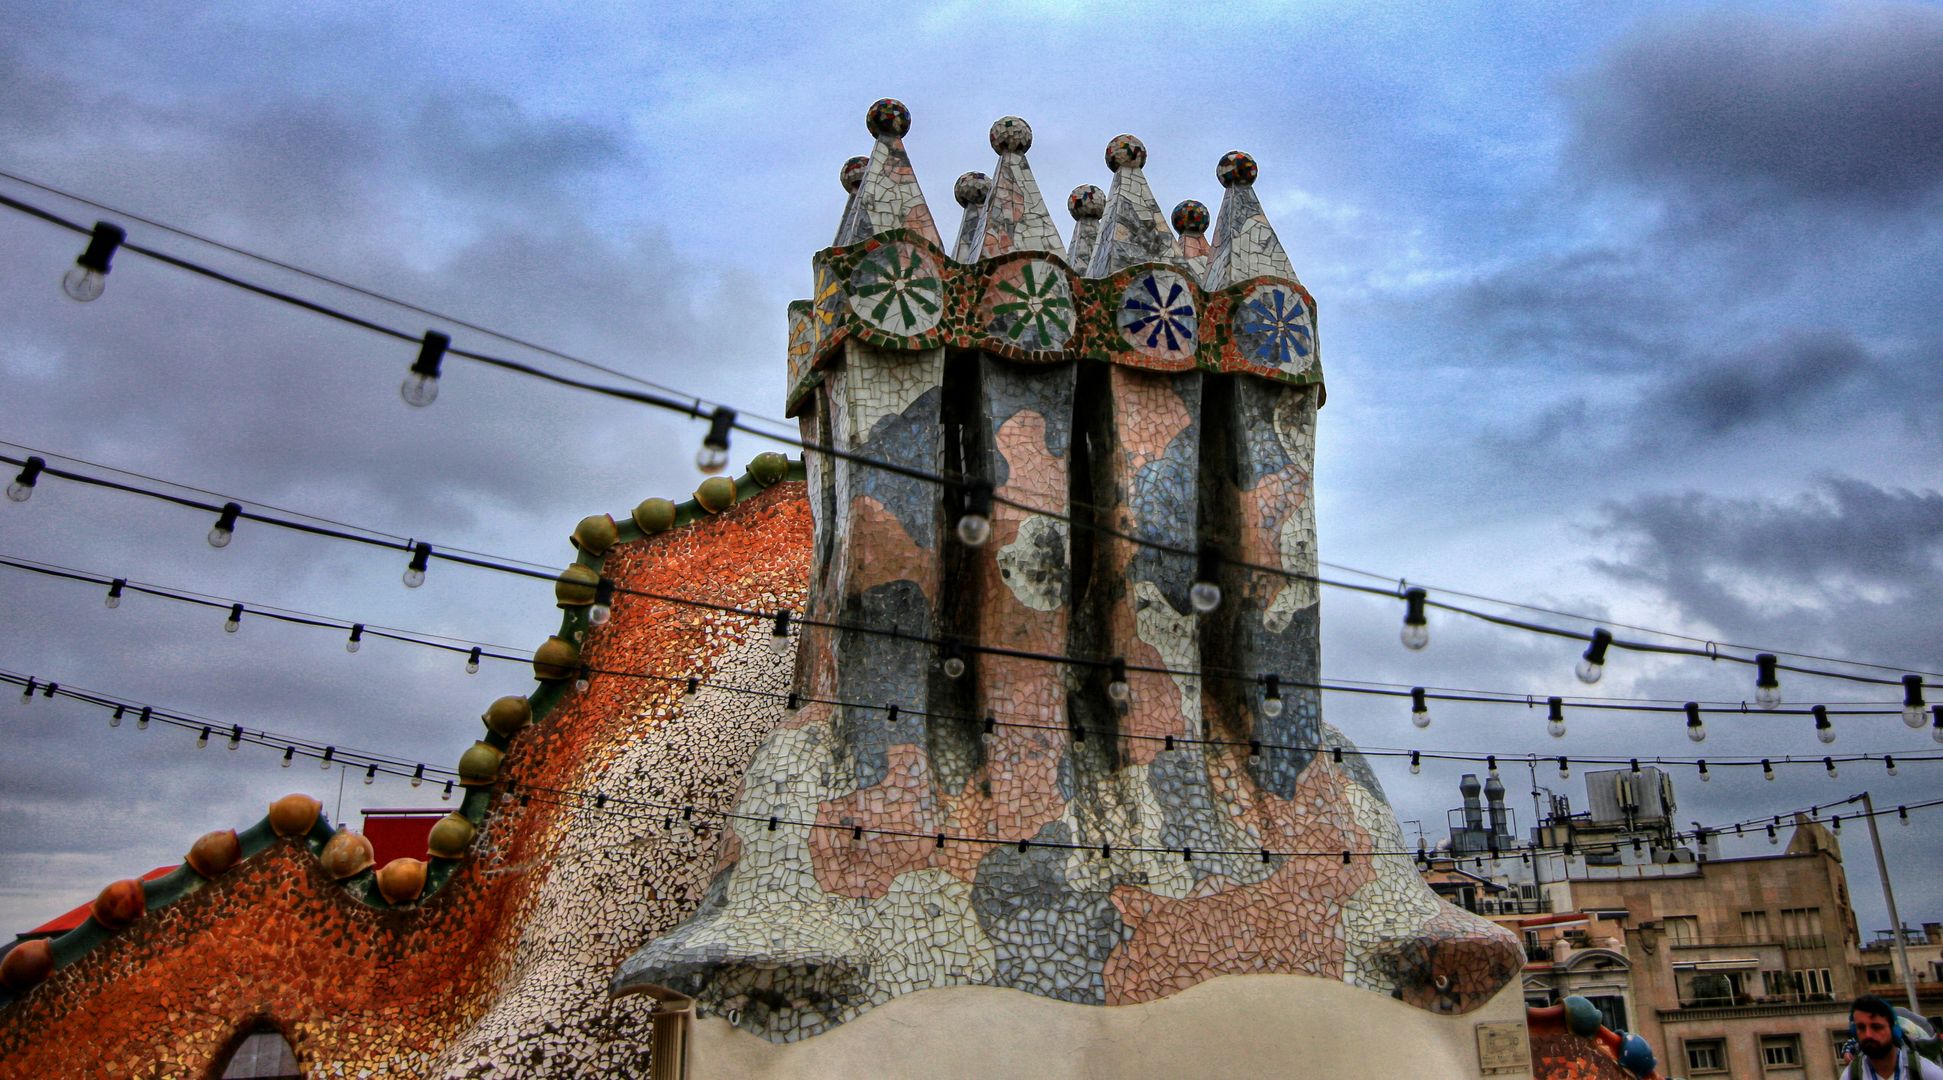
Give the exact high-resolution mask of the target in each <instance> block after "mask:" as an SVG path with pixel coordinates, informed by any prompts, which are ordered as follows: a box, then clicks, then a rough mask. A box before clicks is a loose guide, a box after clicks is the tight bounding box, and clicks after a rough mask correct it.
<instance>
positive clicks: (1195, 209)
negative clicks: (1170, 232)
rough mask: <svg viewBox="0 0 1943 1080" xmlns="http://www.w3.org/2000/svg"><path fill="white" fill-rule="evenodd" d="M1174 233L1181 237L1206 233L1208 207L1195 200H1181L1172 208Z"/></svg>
mask: <svg viewBox="0 0 1943 1080" xmlns="http://www.w3.org/2000/svg"><path fill="white" fill-rule="evenodd" d="M1173 222H1174V231H1175V232H1177V233H1180V234H1181V235H1182V236H1199V235H1200V234H1202V233H1204V232H1207V231H1208V207H1207V204H1206V203H1203V202H1201V201H1199V200H1197V199H1182V200H1181V202H1180V205H1178V206H1176V207H1174V216H1173Z"/></svg>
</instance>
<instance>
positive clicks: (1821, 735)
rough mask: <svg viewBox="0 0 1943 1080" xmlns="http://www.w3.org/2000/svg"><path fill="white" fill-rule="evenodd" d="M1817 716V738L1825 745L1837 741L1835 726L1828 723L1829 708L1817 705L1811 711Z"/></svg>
mask: <svg viewBox="0 0 1943 1080" xmlns="http://www.w3.org/2000/svg"><path fill="white" fill-rule="evenodd" d="M1811 711H1812V712H1813V713H1814V714H1815V738H1817V739H1820V740H1821V741H1822V742H1824V743H1832V742H1834V741H1835V725H1834V724H1831V723H1829V722H1828V707H1827V706H1825V705H1817V706H1815V707H1814V709H1813V710H1811Z"/></svg>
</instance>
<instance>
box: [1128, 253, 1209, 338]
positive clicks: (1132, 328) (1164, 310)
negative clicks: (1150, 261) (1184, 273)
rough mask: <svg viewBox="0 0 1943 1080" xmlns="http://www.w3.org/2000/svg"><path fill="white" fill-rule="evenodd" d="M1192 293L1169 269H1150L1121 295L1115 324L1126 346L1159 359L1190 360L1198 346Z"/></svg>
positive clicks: (1195, 305)
mask: <svg viewBox="0 0 1943 1080" xmlns="http://www.w3.org/2000/svg"><path fill="white" fill-rule="evenodd" d="M1197 305H1198V301H1197V300H1196V299H1195V296H1194V290H1193V289H1191V288H1189V287H1188V284H1187V281H1186V279H1184V278H1182V277H1181V275H1179V274H1176V273H1174V272H1173V271H1171V270H1149V271H1147V272H1145V273H1143V274H1141V275H1139V276H1138V277H1136V278H1134V279H1133V281H1132V282H1130V283H1129V284H1128V285H1127V288H1126V291H1125V292H1123V293H1121V294H1120V311H1119V314H1118V316H1117V319H1116V321H1117V322H1118V323H1119V326H1120V336H1121V337H1123V338H1125V339H1126V341H1127V344H1129V345H1132V346H1133V347H1134V349H1135V350H1137V351H1138V352H1141V353H1143V354H1145V355H1147V356H1151V357H1154V358H1156V359H1160V360H1181V359H1186V358H1191V357H1192V356H1193V355H1194V350H1195V347H1196V346H1197V345H1199V344H1200V341H1199V339H1198V338H1197V337H1196V336H1195V335H1196V333H1197V332H1198V330H1199V329H1200V311H1199V310H1198V306H1197Z"/></svg>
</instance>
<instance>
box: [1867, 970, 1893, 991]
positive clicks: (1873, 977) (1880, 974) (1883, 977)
mask: <svg viewBox="0 0 1943 1080" xmlns="http://www.w3.org/2000/svg"><path fill="white" fill-rule="evenodd" d="M1866 974H1867V975H1868V977H1869V985H1870V986H1887V985H1889V984H1890V983H1892V982H1895V981H1896V980H1895V978H1894V977H1893V976H1891V975H1890V973H1889V968H1888V966H1887V965H1884V966H1881V967H1872V968H1869V969H1867V971H1866Z"/></svg>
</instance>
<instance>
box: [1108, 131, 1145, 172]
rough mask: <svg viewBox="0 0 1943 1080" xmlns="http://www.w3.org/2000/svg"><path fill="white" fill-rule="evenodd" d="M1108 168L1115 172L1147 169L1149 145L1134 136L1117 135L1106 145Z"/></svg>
mask: <svg viewBox="0 0 1943 1080" xmlns="http://www.w3.org/2000/svg"><path fill="white" fill-rule="evenodd" d="M1106 167H1107V168H1109V169H1111V170H1113V171H1114V172H1119V171H1120V170H1121V169H1125V168H1134V169H1144V168H1146V167H1147V144H1146V143H1144V142H1141V141H1140V140H1139V139H1136V138H1134V137H1133V136H1132V135H1115V136H1114V137H1113V138H1112V140H1111V141H1109V142H1108V143H1107V144H1106Z"/></svg>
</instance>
